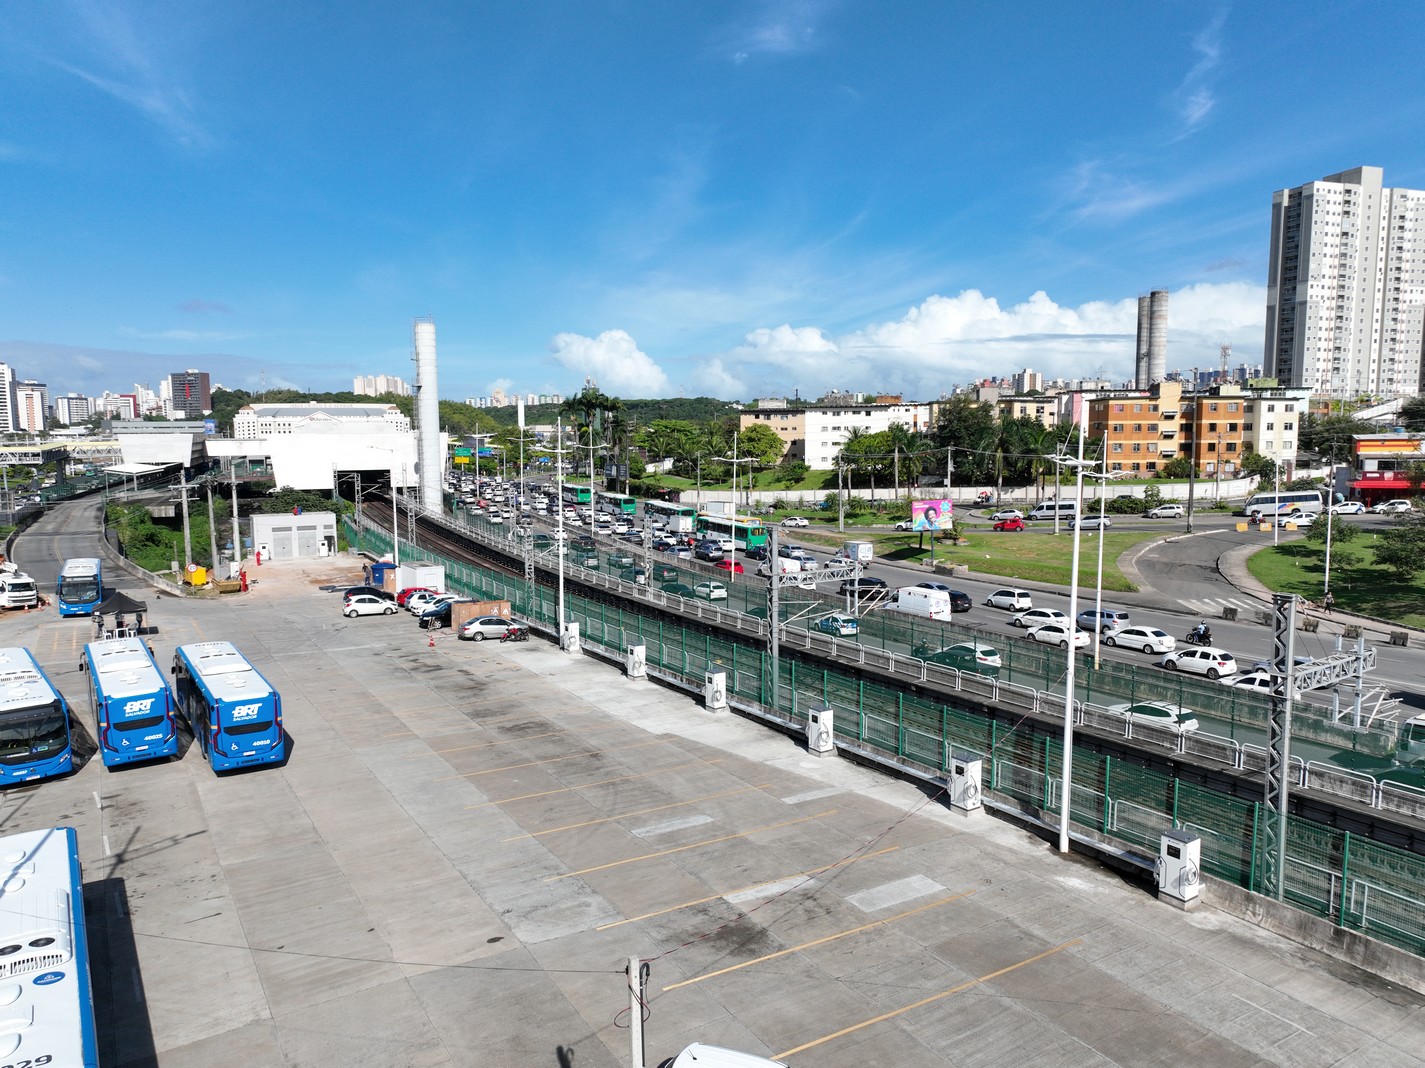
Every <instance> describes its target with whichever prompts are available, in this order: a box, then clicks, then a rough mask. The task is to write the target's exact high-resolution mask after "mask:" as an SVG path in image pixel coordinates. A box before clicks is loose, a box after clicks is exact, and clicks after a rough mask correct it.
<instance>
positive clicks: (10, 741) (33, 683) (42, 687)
mask: <svg viewBox="0 0 1425 1068" xmlns="http://www.w3.org/2000/svg"><path fill="white" fill-rule="evenodd" d="M73 770H74V754H73V752H72V751H71V749H70V745H69V705H68V704H66V703H65V700H64V698H63V697H62V696H61V695H60V692H59V691H58V690H57V689H55V688H54V684H53V683H52V682H50V681H49V677H48V676H47V675H46V674H45V673H44V672H43V671H42V670H41V669H40V665H39V663H38V661H36V660H35V658H34V655H33V654H32V653H31V652H30V651H29V650H28V649H20V648H13V649H0V786H9V785H11V784H13V783H17V782H32V781H34V780H36V779H48V778H50V777H51V776H54V775H63V774H65V773H66V772H70V771H73ZM0 911H3V910H0Z"/></svg>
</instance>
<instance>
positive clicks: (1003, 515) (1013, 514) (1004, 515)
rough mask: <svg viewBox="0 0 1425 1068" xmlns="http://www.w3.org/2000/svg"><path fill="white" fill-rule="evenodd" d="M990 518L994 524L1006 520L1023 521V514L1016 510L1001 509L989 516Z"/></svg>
mask: <svg viewBox="0 0 1425 1068" xmlns="http://www.w3.org/2000/svg"><path fill="white" fill-rule="evenodd" d="M990 518H991V519H993V520H994V521H995V522H996V523H1002V522H1004V521H1005V520H1006V519H1023V518H1024V513H1023V512H1021V511H1020V510H1019V509H1018V508H1001V509H1000V510H999V511H998V512H995V513H994V514H993V515H991V516H990Z"/></svg>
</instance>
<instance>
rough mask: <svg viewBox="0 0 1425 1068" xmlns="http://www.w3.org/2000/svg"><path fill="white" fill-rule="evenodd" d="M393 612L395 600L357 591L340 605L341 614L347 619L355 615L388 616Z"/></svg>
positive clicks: (394, 611) (394, 610) (393, 613)
mask: <svg viewBox="0 0 1425 1068" xmlns="http://www.w3.org/2000/svg"><path fill="white" fill-rule="evenodd" d="M395 613H396V602H395V601H388V600H386V598H384V597H377V596H375V595H374V594H370V593H358V594H357V595H356V596H355V597H348V598H347V600H346V603H345V604H343V605H342V607H341V614H342V615H344V616H346V618H347V619H355V618H356V617H357V616H390V615H395Z"/></svg>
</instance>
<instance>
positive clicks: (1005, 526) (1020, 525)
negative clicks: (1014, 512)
mask: <svg viewBox="0 0 1425 1068" xmlns="http://www.w3.org/2000/svg"><path fill="white" fill-rule="evenodd" d="M995 529H996V530H1023V529H1024V520H1022V519H1002V520H1000V521H999V522H998V523H996V524H995Z"/></svg>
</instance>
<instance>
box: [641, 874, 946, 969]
mask: <svg viewBox="0 0 1425 1068" xmlns="http://www.w3.org/2000/svg"><path fill="white" fill-rule="evenodd" d="M973 893H974V891H973V890H966V891H965V892H964V893H963V894H952V895H951V896H950V897H942V898H941V899H940V900H939V901H932V902H931V903H930V904H928V905H920V906H918V907H917V908H913V909H908V910H907V911H905V912H899V913H897V914H896V915H894V916H886V917H884V918H882V919H879V920H872V921H871V922H870V923H863V924H862V925H861V926H860V927H853V928H851V929H850V930H849V931H838V932H837V933H836V934H830V935H827V936H826V937H825V938H818V939H815V940H814V941H811V942H803V943H802V944H801V945H799V946H789V947H787V948H786V949H779V950H777V952H775V953H768V954H767V955H766V956H763V957H755V958H753V959H752V960H745V961H743V962H742V963H741V964H733V965H731V966H729V967H727V968H719V969H718V970H717V971H715V972H704V973H703V974H702V975H695V976H693V978H691V979H684V980H683V981H682V982H681V983H673V984H671V985H669V986H665V987H664V988H663V993H665V994H666V993H668V991H670V990H677V989H678V988H679V987H680V986H692V985H693V984H694V983H701V982H702V981H703V980H704V979H716V978H717V977H718V976H719V975H726V974H727V973H728V972H736V971H741V970H742V969H743V968H750V967H752V966H753V965H754V964H764V963H766V962H767V961H769V960H776V959H777V958H778V957H785V956H786V955H787V954H788V953H800V952H801V951H802V950H804V949H811V948H812V947H814V946H822V945H825V944H826V943H828V942H835V941H836V940H837V939H840V938H850V937H851V936H852V935H855V934H860V933H861V932H862V931H869V930H871V929H872V928H873V927H883V926H885V925H886V924H888V923H895V921H896V920H903V919H905V918H906V917H907V916H915V915H918V914H919V913H922V912H929V911H930V910H931V909H937V908H939V907H940V906H941V905H948V904H949V903H950V902H952V901H959V900H960V899H961V898H962V897H969V896H970V895H971V894H973Z"/></svg>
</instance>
